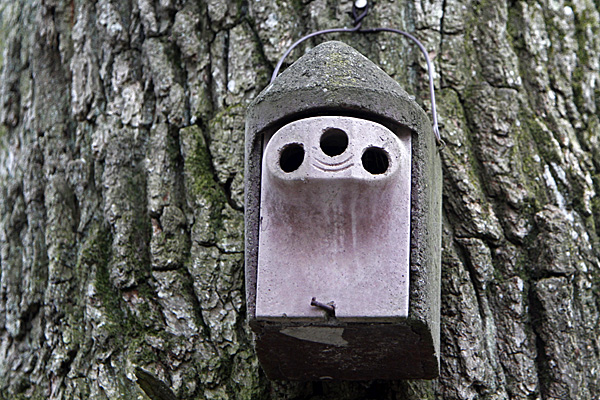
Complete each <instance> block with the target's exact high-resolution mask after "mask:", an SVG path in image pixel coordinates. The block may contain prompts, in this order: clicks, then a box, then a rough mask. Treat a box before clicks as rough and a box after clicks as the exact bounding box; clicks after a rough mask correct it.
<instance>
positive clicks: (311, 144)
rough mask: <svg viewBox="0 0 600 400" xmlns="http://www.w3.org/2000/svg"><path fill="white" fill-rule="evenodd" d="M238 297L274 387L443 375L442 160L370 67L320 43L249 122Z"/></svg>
mask: <svg viewBox="0 0 600 400" xmlns="http://www.w3.org/2000/svg"><path fill="white" fill-rule="evenodd" d="M245 179H246V204H245V212H246V291H247V307H248V317H249V322H250V326H251V328H252V330H253V332H254V333H255V336H256V351H257V354H258V357H259V360H260V363H261V365H262V367H263V368H264V370H265V372H266V373H267V376H268V377H270V378H272V379H293V380H318V379H342V380H365V379H404V378H406V379H415V378H434V377H436V376H437V375H438V373H439V345H440V344H439V319H440V315H439V314H440V263H441V261H440V258H441V191H442V185H441V183H442V176H441V166H440V159H439V155H438V151H437V147H436V142H435V139H434V134H433V131H432V127H431V123H430V121H429V119H428V118H427V116H426V114H425V112H424V111H423V110H422V109H421V108H420V107H419V105H418V104H417V103H416V102H415V101H414V100H413V99H412V98H411V97H410V96H409V95H408V94H407V93H406V92H405V91H404V90H403V89H402V88H401V87H400V85H399V84H398V83H397V82H396V81H394V80H393V79H392V78H391V77H390V76H388V75H387V74H386V73H385V72H383V71H382V70H381V69H380V68H379V67H377V66H376V65H375V64H373V63H372V62H371V61H369V60H368V59H367V58H365V57H364V56H363V55H361V54H360V53H358V52H357V51H356V50H354V49H352V48H351V47H349V46H347V45H345V44H343V43H340V42H327V43H324V44H322V45H319V46H317V47H315V48H314V49H313V50H312V51H310V52H309V53H307V54H306V55H304V56H303V57H301V58H300V59H299V60H298V61H297V62H296V63H294V64H293V65H292V66H290V67H289V68H288V69H287V70H286V71H285V72H283V73H282V74H281V75H280V76H279V77H278V78H277V79H275V81H274V82H273V83H272V84H270V85H269V86H268V87H267V88H266V89H265V90H264V91H263V92H262V93H260V95H259V96H258V97H257V98H256V100H255V101H254V102H253V103H252V105H251V106H250V108H249V110H248V114H247V119H246V166H245Z"/></svg>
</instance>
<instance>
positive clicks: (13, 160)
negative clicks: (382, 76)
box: [0, 0, 600, 400]
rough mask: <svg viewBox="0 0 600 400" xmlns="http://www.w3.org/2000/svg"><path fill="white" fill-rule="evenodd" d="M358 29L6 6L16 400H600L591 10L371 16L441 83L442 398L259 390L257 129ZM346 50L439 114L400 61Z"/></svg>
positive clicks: (62, 5)
mask: <svg viewBox="0 0 600 400" xmlns="http://www.w3.org/2000/svg"><path fill="white" fill-rule="evenodd" d="M350 8H351V2H350V1H348V0H342V1H332V0H313V1H309V0H293V1H289V2H285V1H278V0H236V1H234V0H160V1H159V0H13V1H11V0H2V1H0V24H1V25H0V48H1V49H2V53H1V54H2V56H1V60H2V65H3V67H2V75H1V76H2V77H1V83H0V120H1V123H2V125H1V126H0V398H7V399H8V398H11V399H15V398H52V399H59V398H65V399H87V398H93V399H122V398H138V399H142V398H148V397H149V398H151V399H153V400H156V399H174V398H180V399H203V398H207V399H250V398H254V399H275V398H286V399H362V398H383V399H434V398H440V399H441V398H443V399H475V398H485V399H507V398H510V399H593V398H598V396H600V368H599V367H598V366H599V365H600V343H599V337H600V327H599V326H598V320H599V316H600V311H599V307H600V301H599V299H600V298H599V293H598V292H599V290H600V254H599V251H598V248H597V245H598V230H597V226H598V225H599V224H600V201H599V200H598V197H596V193H598V192H600V132H599V131H600V123H599V116H600V111H599V109H598V107H600V92H599V90H600V72H599V68H600V66H599V64H600V35H599V31H600V20H599V14H598V10H599V9H600V3H599V2H598V1H592V0H571V1H566V0H539V1H516V0H514V1H506V0H504V1H490V0H481V1H476V0H406V1H396V2H394V1H387V0H379V1H377V4H376V6H375V7H374V8H373V10H372V12H371V14H370V16H369V17H368V18H367V19H366V20H365V25H367V26H390V27H396V28H400V29H405V30H407V31H410V32H415V34H416V36H417V37H419V38H420V39H421V40H422V41H423V42H424V44H425V46H426V47H427V48H428V49H430V54H431V56H432V57H433V58H434V62H435V68H436V72H437V75H436V86H437V88H438V99H439V105H438V106H439V112H440V119H441V123H442V125H443V126H442V135H443V137H444V139H445V141H446V142H447V147H446V148H445V149H444V150H443V152H442V159H443V165H444V174H445V177H444V182H445V186H444V238H443V241H444V244H443V246H444V252H443V272H442V274H443V276H442V278H443V286H442V351H441V353H442V354H441V358H442V366H441V377H440V378H439V380H435V381H423V382H354V383H286V382H269V381H268V380H267V379H266V378H265V377H264V376H263V375H262V373H261V371H260V368H259V366H258V364H257V361H256V358H255V355H254V352H253V349H252V345H251V335H250V333H249V331H248V328H247V326H246V325H245V315H244V287H243V263H242V259H243V254H242V252H243V238H242V230H243V229H242V228H243V200H242V198H243V186H242V170H243V132H244V128H243V125H244V111H245V107H246V106H247V105H248V104H249V102H250V101H251V100H252V99H253V98H254V97H255V96H256V95H257V93H258V92H259V91H260V90H261V89H262V88H264V87H265V86H266V84H267V81H268V78H269V75H270V73H271V71H272V69H273V66H274V64H275V63H276V62H277V60H278V59H279V57H280V56H281V54H282V53H283V51H284V50H285V48H286V47H287V46H288V45H289V44H290V43H292V41H294V40H295V39H297V38H298V37H300V36H302V35H304V34H306V33H308V32H311V31H314V30H316V29H324V28H330V27H339V26H343V25H349V24H350V23H351V19H350V17H349V16H348V11H349V10H350ZM329 38H338V39H341V40H344V41H345V42H346V43H348V44H350V45H352V46H354V47H355V48H357V49H358V50H359V51H361V52H362V53H363V54H365V55H366V56H368V57H369V58H371V59H372V60H373V61H375V62H376V63H379V65H381V67H382V68H383V69H384V70H386V71H387V72H388V73H389V74H390V75H392V76H393V77H395V78H396V79H397V80H398V81H399V82H400V83H401V84H402V85H403V86H404V87H405V88H406V89H407V90H408V91H409V92H412V93H414V94H415V95H416V96H417V99H418V101H420V102H421V103H422V104H423V106H424V108H426V109H428V108H429V107H428V103H427V91H426V81H425V69H424V62H423V60H422V58H420V56H419V54H418V52H417V51H416V50H415V49H414V48H412V47H411V46H410V45H408V44H407V43H406V42H404V40H403V39H402V38H400V37H392V36H387V35H385V34H382V35H379V36H377V37H375V36H369V37H354V36H348V35H345V36H344V35H342V36H335V35H333V36H330V37H329ZM321 40H324V39H319V41H321ZM315 43H317V42H312V43H309V44H308V45H307V46H305V47H304V48H302V49H301V50H299V51H296V52H295V53H293V54H292V57H291V59H292V60H293V59H295V58H297V57H298V56H299V55H300V54H301V52H302V51H303V50H305V49H306V48H308V47H309V46H311V45H314V44H315ZM146 396H148V397H146Z"/></svg>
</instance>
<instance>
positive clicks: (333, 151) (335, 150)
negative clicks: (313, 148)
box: [321, 128, 348, 157]
mask: <svg viewBox="0 0 600 400" xmlns="http://www.w3.org/2000/svg"><path fill="white" fill-rule="evenodd" d="M346 148H348V135H347V134H346V132H344V131H343V130H341V129H337V128H327V129H326V130H325V132H323V135H321V150H323V153H325V154H327V155H328V156H329V157H334V156H339V155H340V154H342V153H343V152H344V151H346Z"/></svg>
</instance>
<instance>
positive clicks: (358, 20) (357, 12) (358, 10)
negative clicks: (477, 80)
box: [271, 0, 446, 150]
mask: <svg viewBox="0 0 600 400" xmlns="http://www.w3.org/2000/svg"><path fill="white" fill-rule="evenodd" d="M368 12H369V3H368V1H364V0H362V1H361V0H356V1H355V2H354V4H353V5H352V17H353V18H354V27H353V28H332V29H324V30H321V31H317V32H313V33H309V34H308V35H306V36H304V37H302V38H300V39H298V40H297V41H296V42H294V43H293V44H292V45H291V46H290V47H289V48H288V49H287V50H286V51H285V53H283V56H281V58H280V59H279V62H278V63H277V65H276V66H275V69H274V70H273V75H272V76H271V83H273V81H274V80H275V78H277V75H278V74H279V70H280V69H281V66H282V65H283V62H284V60H285V59H286V57H287V56H288V55H289V54H290V53H291V52H292V50H294V49H295V48H296V47H297V46H298V45H299V44H301V43H302V42H304V41H305V40H308V39H310V38H312V37H315V36H319V35H324V34H327V33H354V32H356V33H379V32H390V33H397V34H399V35H402V36H404V37H405V38H407V39H409V40H411V41H412V42H413V43H415V44H416V45H417V46H418V47H419V49H420V50H421V53H422V54H423V55H424V56H425V61H426V62H427V74H428V75H429V98H430V101H431V114H432V116H433V133H434V134H435V140H436V142H437V145H438V146H439V147H440V150H441V149H443V148H444V147H445V146H446V143H445V142H444V141H443V140H442V138H441V135H440V129H439V126H438V119H437V110H436V105H435V88H434V84H433V65H432V63H431V59H430V58H429V53H427V49H425V46H423V44H422V43H421V42H420V41H419V40H418V39H417V38H416V37H414V36H413V35H411V34H410V33H408V32H404V31H401V30H399V29H393V28H368V29H362V20H363V19H364V18H365V17H366V16H367V14H368Z"/></svg>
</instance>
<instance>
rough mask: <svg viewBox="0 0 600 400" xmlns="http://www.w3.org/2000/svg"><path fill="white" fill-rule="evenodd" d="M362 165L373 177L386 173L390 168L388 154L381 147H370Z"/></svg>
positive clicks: (363, 157)
mask: <svg viewBox="0 0 600 400" xmlns="http://www.w3.org/2000/svg"><path fill="white" fill-rule="evenodd" d="M362 165H363V168H364V169H365V170H367V172H369V173H371V174H373V175H380V174H383V173H385V171H387V170H388V168H389V166H390V159H389V157H388V153H387V152H386V151H385V150H384V149H382V148H380V147H369V148H367V149H366V150H365V152H364V153H363V155H362Z"/></svg>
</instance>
